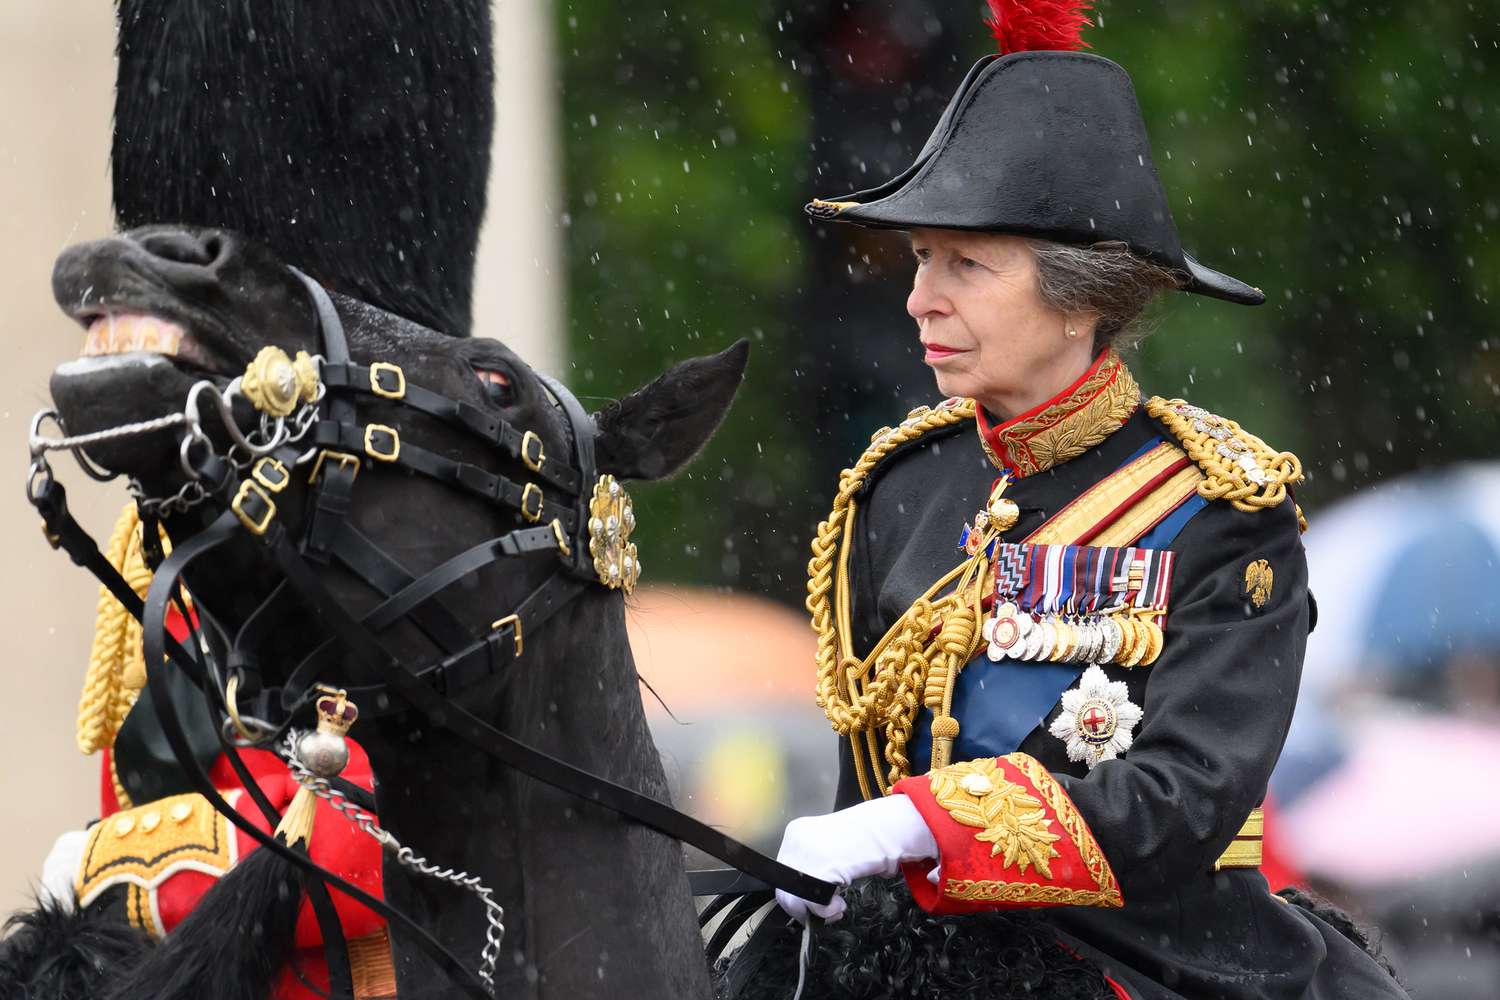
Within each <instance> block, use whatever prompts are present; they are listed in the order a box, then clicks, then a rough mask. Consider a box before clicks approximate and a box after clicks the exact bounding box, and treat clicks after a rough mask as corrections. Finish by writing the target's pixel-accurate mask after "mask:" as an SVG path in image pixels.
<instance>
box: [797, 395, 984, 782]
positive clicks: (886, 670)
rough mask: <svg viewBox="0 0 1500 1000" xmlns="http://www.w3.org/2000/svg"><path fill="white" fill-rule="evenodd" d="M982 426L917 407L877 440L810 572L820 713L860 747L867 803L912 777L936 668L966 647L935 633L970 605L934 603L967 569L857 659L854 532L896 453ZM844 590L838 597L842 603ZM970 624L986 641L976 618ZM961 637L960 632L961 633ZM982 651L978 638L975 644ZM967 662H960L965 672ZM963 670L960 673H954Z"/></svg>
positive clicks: (945, 410)
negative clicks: (936, 435)
mask: <svg viewBox="0 0 1500 1000" xmlns="http://www.w3.org/2000/svg"><path fill="white" fill-rule="evenodd" d="M973 419H974V402H973V400H968V399H963V400H949V401H948V402H946V403H943V404H941V405H939V406H937V407H925V406H924V407H918V408H917V409H915V410H912V411H911V413H910V414H908V415H907V418H906V419H905V420H904V421H902V422H901V424H900V425H899V426H897V427H891V428H883V429H881V430H880V431H877V432H876V433H875V435H874V436H873V437H872V438H871V442H870V446H869V448H867V449H866V450H865V453H864V454H863V455H861V456H860V458H859V461H858V462H856V463H855V464H854V466H853V467H852V468H848V469H845V470H844V471H843V472H842V473H840V475H839V491H838V495H837V496H836V497H835V498H834V501H833V509H832V510H831V511H830V512H829V515H828V517H827V519H826V520H824V521H823V522H822V523H821V524H819V525H818V531H817V534H816V536H815V537H814V538H813V542H812V559H811V560H810V561H809V562H808V564H807V576H808V579H807V602H806V607H807V611H808V614H809V615H810V616H811V618H812V627H813V630H814V631H815V632H816V633H817V635H818V650H817V687H816V695H817V701H818V707H820V708H822V709H823V711H824V713H826V714H827V716H828V720H829V722H830V723H831V724H832V726H833V729H834V730H835V731H836V732H838V733H840V734H842V735H845V736H848V737H849V738H850V739H851V740H852V741H853V742H854V745H855V746H854V750H855V752H854V761H855V771H856V775H857V777H858V778H859V782H860V790H861V792H863V794H864V796H865V798H867V799H868V798H872V797H873V796H874V795H875V794H884V793H885V792H886V791H887V790H888V788H889V785H890V784H894V783H895V782H896V781H898V780H900V779H901V778H904V777H906V776H907V774H908V773H909V770H910V766H909V763H908V761H907V757H906V743H907V741H908V740H909V739H910V736H911V729H912V724H913V721H914V719H915V717H916V713H917V710H918V708H919V707H920V706H921V705H922V704H923V703H924V700H925V696H926V694H927V689H928V675H929V670H930V664H931V663H932V662H933V660H934V658H936V659H937V660H938V661H939V662H940V664H941V666H940V668H939V669H943V668H944V667H945V666H946V665H947V664H949V663H950V662H951V659H952V657H953V656H954V655H955V654H954V653H953V652H951V651H947V647H949V646H951V647H953V648H954V649H957V648H958V647H959V646H961V645H965V644H966V643H964V642H962V641H961V638H962V637H961V636H959V635H958V634H957V632H955V633H954V634H953V635H948V638H947V639H946V640H945V639H944V636H945V635H947V634H948V633H947V629H946V627H945V629H944V632H943V634H940V635H939V636H938V637H937V638H936V639H935V640H934V639H932V632H933V630H934V629H936V628H937V627H938V625H939V623H940V622H943V623H945V626H946V622H947V619H948V617H950V616H949V615H948V612H949V611H950V610H963V604H964V602H963V601H961V600H957V599H956V598H955V599H949V598H945V599H943V600H941V601H937V602H935V603H934V602H933V601H932V598H933V596H934V595H935V594H936V593H937V592H938V591H939V590H940V589H941V588H942V587H944V586H946V585H948V584H949V583H951V582H953V580H954V579H956V578H957V576H958V575H959V573H960V572H961V570H962V567H960V568H959V569H957V570H955V571H954V572H952V573H950V574H948V575H947V576H945V577H944V578H943V579H941V580H939V581H938V582H937V583H936V584H934V585H933V587H932V588H931V589H930V590H929V591H928V593H927V594H926V595H924V596H923V598H922V599H920V600H918V601H917V602H916V603H914V604H913V605H912V607H911V608H910V609H909V610H908V611H907V612H906V614H904V615H903V616H902V617H901V618H900V619H899V620H898V621H897V622H896V624H895V625H893V626H892V628H891V630H890V631H889V632H887V633H886V635H885V637H884V638H883V639H882V640H881V641H880V642H879V643H877V644H876V646H875V648H874V649H873V650H872V651H871V652H870V654H869V655H867V656H865V657H863V658H861V657H858V656H857V655H856V653H855V652H854V650H853V648H852V641H853V640H852V638H851V636H850V629H849V622H848V607H847V602H848V594H847V589H846V587H845V586H844V580H843V577H844V565H845V563H846V562H847V554H848V546H849V542H850V539H849V531H848V528H849V527H850V526H852V524H853V522H854V516H853V514H854V507H855V501H854V497H855V494H857V493H858V492H859V490H860V489H861V488H862V487H863V486H864V484H865V482H866V480H867V479H868V477H869V475H870V473H871V472H872V471H873V470H874V469H875V467H876V466H877V465H879V464H880V462H881V461H882V460H884V459H885V458H886V456H888V455H890V454H891V453H892V452H893V451H895V450H896V449H897V448H899V447H901V446H902V445H905V444H907V443H909V442H912V441H915V440H917V439H919V438H921V437H922V436H924V435H926V434H929V433H932V432H933V431H936V430H940V429H942V428H945V427H951V426H953V425H955V424H958V423H961V422H963V421H965V420H973ZM836 587H837V588H838V593H837V595H835V593H834V591H835V588H836ZM835 597H836V598H837V600H835ZM836 604H837V605H838V606H836ZM969 624H970V625H971V626H972V627H973V630H974V631H975V632H976V633H977V617H976V620H975V621H974V622H970V623H969ZM954 628H955V629H959V628H960V626H959V625H958V624H955V625H954ZM973 641H975V640H973V639H972V637H970V639H969V642H973ZM967 659H968V658H967V657H964V658H963V659H962V660H960V661H959V662H958V664H957V667H961V666H962V665H963V664H964V663H966V662H967ZM957 667H954V668H953V672H954V673H956V672H957ZM950 686H951V685H950ZM876 732H883V733H884V736H885V741H886V746H885V753H884V758H885V759H884V761H883V762H882V761H881V760H880V757H881V754H880V752H879V751H878V750H877V749H876V741H875V739H874V734H875V733H876ZM861 743H863V751H862V750H861ZM867 763H868V764H869V765H871V766H872V767H873V770H874V776H875V781H876V786H875V787H873V788H872V787H871V785H870V782H869V778H868V777H867V775H866V765H867ZM882 763H883V764H884V765H885V767H884V768H882V767H881V764H882ZM882 770H884V771H885V774H884V775H882V774H881V771H882Z"/></svg>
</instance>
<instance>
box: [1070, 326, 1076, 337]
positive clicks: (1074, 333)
mask: <svg viewBox="0 0 1500 1000" xmlns="http://www.w3.org/2000/svg"><path fill="white" fill-rule="evenodd" d="M1068 336H1070V337H1076V336H1078V331H1077V330H1075V329H1073V328H1072V327H1071V326H1070V327H1068Z"/></svg>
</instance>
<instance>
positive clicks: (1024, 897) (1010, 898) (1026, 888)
mask: <svg viewBox="0 0 1500 1000" xmlns="http://www.w3.org/2000/svg"><path fill="white" fill-rule="evenodd" d="M943 895H944V896H947V897H948V898H949V899H963V900H974V901H978V902H984V903H1030V904H1032V905H1034V906H1101V907H1108V908H1117V907H1120V906H1124V905H1125V904H1124V902H1122V901H1121V899H1120V894H1119V893H1118V892H1117V893H1115V894H1114V895H1113V896H1111V895H1109V894H1107V893H1103V892H1098V891H1096V890H1094V889H1068V888H1065V887H1063V886H1060V885H1036V884H1034V883H1032V882H995V881H991V880H990V879H972V878H963V879H959V878H950V879H947V880H946V881H945V882H944V884H943Z"/></svg>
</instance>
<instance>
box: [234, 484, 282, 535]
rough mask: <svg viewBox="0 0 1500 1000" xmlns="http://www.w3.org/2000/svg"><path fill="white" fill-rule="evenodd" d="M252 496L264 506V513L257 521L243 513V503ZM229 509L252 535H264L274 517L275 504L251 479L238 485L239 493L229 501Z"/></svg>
mask: <svg viewBox="0 0 1500 1000" xmlns="http://www.w3.org/2000/svg"><path fill="white" fill-rule="evenodd" d="M252 496H253V497H255V498H256V499H257V500H259V501H260V502H261V503H263V504H265V505H266V512H265V513H264V514H263V515H261V517H260V519H259V520H257V519H256V518H255V517H254V516H252V515H251V514H248V513H246V512H245V501H246V500H248V499H250V498H251V497H252ZM229 509H230V510H232V511H234V516H235V517H237V518H239V519H240V523H241V524H243V525H244V526H245V527H246V528H247V529H249V531H250V534H252V535H264V534H265V533H266V529H267V528H269V527H270V526H271V521H272V519H273V518H275V517H276V504H275V502H274V501H273V500H272V499H271V498H270V496H268V495H267V494H266V491H265V490H263V489H261V488H260V486H259V485H258V484H257V483H256V482H255V481H254V480H253V479H247V480H245V481H244V482H243V483H240V488H239V491H238V492H237V493H235V495H234V499H233V500H232V501H230V504H229Z"/></svg>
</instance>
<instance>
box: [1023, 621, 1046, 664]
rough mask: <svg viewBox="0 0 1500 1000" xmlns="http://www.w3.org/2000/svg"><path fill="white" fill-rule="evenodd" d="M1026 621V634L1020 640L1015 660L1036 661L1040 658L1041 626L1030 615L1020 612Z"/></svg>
mask: <svg viewBox="0 0 1500 1000" xmlns="http://www.w3.org/2000/svg"><path fill="white" fill-rule="evenodd" d="M1021 617H1022V618H1024V619H1025V620H1026V632H1025V635H1024V636H1023V637H1022V639H1021V650H1020V652H1019V654H1018V656H1017V659H1021V660H1031V661H1036V660H1039V659H1041V658H1042V626H1041V624H1040V623H1039V622H1038V621H1037V620H1036V619H1034V618H1032V617H1031V616H1030V615H1028V614H1026V613H1024V612H1022V615H1021Z"/></svg>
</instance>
